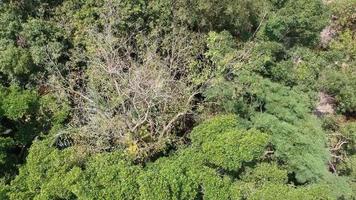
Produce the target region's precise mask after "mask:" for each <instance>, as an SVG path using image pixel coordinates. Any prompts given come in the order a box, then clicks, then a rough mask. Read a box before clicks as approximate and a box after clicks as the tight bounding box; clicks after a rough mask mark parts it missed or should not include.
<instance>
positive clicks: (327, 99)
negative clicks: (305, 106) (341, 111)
mask: <svg viewBox="0 0 356 200" xmlns="http://www.w3.org/2000/svg"><path fill="white" fill-rule="evenodd" d="M318 96H319V101H318V103H317V106H316V108H315V110H314V114H315V115H317V116H318V117H321V116H324V115H328V114H334V113H335V98H334V97H332V96H330V95H328V94H326V93H324V92H319V94H318Z"/></svg>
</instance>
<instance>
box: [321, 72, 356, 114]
mask: <svg viewBox="0 0 356 200" xmlns="http://www.w3.org/2000/svg"><path fill="white" fill-rule="evenodd" d="M354 71H355V70H354V69H353V68H350V69H347V68H346V69H345V70H337V71H336V70H333V69H327V70H325V71H324V72H323V76H322V77H321V80H320V83H319V84H320V85H322V88H323V89H324V90H325V91H326V92H327V93H328V94H330V95H333V96H335V98H336V101H337V104H338V110H339V111H340V112H342V113H345V112H350V113H352V112H354V111H355V110H356V95H355V93H354V91H355V89H356V88H355V85H356V82H355V78H354V73H355V72H354Z"/></svg>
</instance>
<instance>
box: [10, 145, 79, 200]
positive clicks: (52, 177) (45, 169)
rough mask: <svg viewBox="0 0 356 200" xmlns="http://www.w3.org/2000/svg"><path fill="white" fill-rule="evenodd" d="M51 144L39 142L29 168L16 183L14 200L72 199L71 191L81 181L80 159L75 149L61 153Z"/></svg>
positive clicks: (13, 186)
mask: <svg viewBox="0 0 356 200" xmlns="http://www.w3.org/2000/svg"><path fill="white" fill-rule="evenodd" d="M50 145H51V143H50V141H48V140H47V141H41V142H35V143H34V144H33V145H32V148H31V149H30V152H29V156H28V157H27V162H26V165H25V166H24V167H22V168H20V172H19V175H18V176H17V177H16V179H15V180H14V181H13V182H12V187H11V190H10V191H9V193H8V196H9V197H10V199H26V198H27V199H54V198H61V199H72V198H73V197H74V195H73V193H72V192H70V190H69V187H70V185H72V184H73V182H74V180H76V179H77V177H78V173H79V168H76V167H75V166H79V164H80V159H78V157H77V156H76V154H75V153H74V151H75V150H74V149H66V150H63V151H60V150H58V149H55V148H53V147H50Z"/></svg>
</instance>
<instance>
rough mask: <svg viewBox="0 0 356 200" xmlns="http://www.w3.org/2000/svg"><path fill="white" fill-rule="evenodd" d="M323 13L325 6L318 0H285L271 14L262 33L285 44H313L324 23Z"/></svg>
mask: <svg viewBox="0 0 356 200" xmlns="http://www.w3.org/2000/svg"><path fill="white" fill-rule="evenodd" d="M325 13H326V12H325V6H324V5H323V3H322V1H320V0H312V1H310V0H299V1H287V2H286V3H285V4H284V5H283V7H282V8H281V9H279V10H278V11H277V12H276V13H273V14H271V16H270V17H269V19H268V21H267V22H266V25H265V26H264V28H263V30H262V35H265V36H266V37H267V38H268V39H269V40H272V41H277V42H282V43H284V44H286V45H287V46H294V45H295V44H300V45H306V46H313V45H315V44H317V42H318V35H319V32H320V31H321V30H322V28H323V26H324V25H325V24H326V20H327V17H326V15H325Z"/></svg>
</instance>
